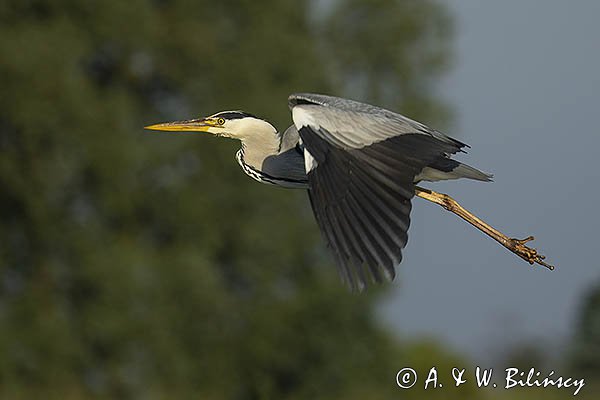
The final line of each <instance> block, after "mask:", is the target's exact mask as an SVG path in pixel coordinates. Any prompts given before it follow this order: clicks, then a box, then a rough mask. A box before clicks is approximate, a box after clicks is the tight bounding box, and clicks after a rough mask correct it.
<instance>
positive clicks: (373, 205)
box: [290, 94, 464, 289]
mask: <svg viewBox="0 0 600 400" xmlns="http://www.w3.org/2000/svg"><path fill="white" fill-rule="evenodd" d="M290 106H291V107H292V115H293V120H294V124H295V125H296V128H297V130H298V132H299V135H300V138H301V140H302V143H303V146H304V158H305V168H306V172H307V175H308V183H309V189H310V190H309V197H310V200H311V204H312V208H313V211H314V214H315V217H316V219H317V223H318V225H319V227H320V229H321V232H322V234H323V236H324V237H325V239H326V241H327V243H328V246H329V247H330V248H331V249H332V251H333V254H334V256H335V260H336V264H337V265H338V267H339V271H340V275H341V276H342V279H343V280H344V281H346V283H348V284H349V286H350V287H351V288H353V289H357V288H358V289H362V288H364V287H365V286H366V285H367V283H368V276H370V277H371V278H372V280H374V281H376V282H381V281H382V280H383V277H384V276H386V277H388V278H389V279H393V278H394V276H395V266H396V265H398V264H399V263H400V261H401V260H402V249H403V248H404V247H405V245H406V242H407V240H408V234H407V232H408V228H409V224H410V211H411V198H412V197H413V196H414V178H415V176H416V175H418V174H419V173H420V172H421V171H422V170H423V168H424V167H425V166H427V165H429V164H430V163H431V162H432V161H434V160H436V159H439V157H440V156H443V155H445V154H449V153H455V152H457V151H459V150H460V148H461V147H463V146H464V144H462V143H460V142H458V141H455V140H454V139H451V138H447V137H445V136H443V135H442V134H439V135H442V136H441V137H438V136H437V135H436V134H432V132H435V131H431V130H429V129H428V128H427V127H425V126H424V125H422V124H419V123H417V122H414V121H412V120H409V119H407V118H404V117H402V116H400V115H399V114H395V113H392V112H390V111H387V110H382V109H379V108H376V107H373V106H369V105H366V104H362V103H358V102H353V101H350V100H344V99H337V98H332V97H328V96H321V95H305V94H303V95H292V96H290Z"/></svg>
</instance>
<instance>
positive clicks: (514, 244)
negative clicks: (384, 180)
mask: <svg viewBox="0 0 600 400" xmlns="http://www.w3.org/2000/svg"><path fill="white" fill-rule="evenodd" d="M415 194H416V195H417V196H419V197H420V198H422V199H425V200H429V201H431V202H434V203H435V204H438V205H440V206H442V207H444V208H445V209H446V210H448V211H450V212H452V213H454V214H456V215H458V216H459V217H461V218H462V219H464V220H465V221H467V222H468V223H470V224H471V225H473V226H474V227H476V228H477V229H479V230H480V231H482V232H483V233H485V234H486V235H488V236H489V237H491V238H492V239H494V240H495V241H497V242H498V243H500V244H501V245H502V246H504V247H506V248H507V249H508V250H510V251H512V252H513V253H515V254H516V255H518V256H519V257H521V258H522V259H523V260H525V261H527V262H528V263H529V264H532V265H533V264H534V263H537V264H539V265H543V266H544V267H546V268H548V269H549V270H551V271H552V270H553V269H554V266H552V265H550V264H546V263H545V262H544V259H545V258H546V257H544V256H543V255H541V254H538V252H537V251H536V250H535V249H532V248H530V247H527V246H525V243H527V242H530V241H532V240H533V236H529V237H527V238H525V239H522V240H519V239H514V238H509V237H508V236H506V235H505V234H503V233H502V232H500V231H498V230H496V229H494V228H492V227H491V226H490V225H488V224H486V223H485V222H483V221H482V220H481V219H479V218H477V217H476V216H475V215H473V214H471V213H470V212H469V211H467V210H466V209H464V208H463V207H462V206H461V205H460V204H458V203H457V202H456V200H454V199H453V198H452V197H450V196H448V195H447V194H443V193H437V192H434V191H433V190H429V189H424V188H421V187H419V186H415Z"/></svg>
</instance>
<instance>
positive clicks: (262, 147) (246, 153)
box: [240, 132, 281, 169]
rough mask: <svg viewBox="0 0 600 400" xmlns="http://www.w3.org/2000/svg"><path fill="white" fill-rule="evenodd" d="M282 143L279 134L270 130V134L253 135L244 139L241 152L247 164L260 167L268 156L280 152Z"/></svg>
mask: <svg viewBox="0 0 600 400" xmlns="http://www.w3.org/2000/svg"><path fill="white" fill-rule="evenodd" d="M280 144H281V139H280V137H279V135H277V134H273V133H271V132H269V133H268V134H262V135H253V136H251V137H249V138H244V139H242V148H241V150H240V152H241V154H242V156H243V159H244V162H245V163H246V164H248V165H251V166H252V167H254V168H257V169H260V167H261V166H262V164H263V161H264V160H265V159H266V158H267V157H269V156H273V155H277V154H278V153H279V147H280Z"/></svg>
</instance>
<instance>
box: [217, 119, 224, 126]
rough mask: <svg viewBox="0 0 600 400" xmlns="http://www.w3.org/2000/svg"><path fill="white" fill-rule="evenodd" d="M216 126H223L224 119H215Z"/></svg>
mask: <svg viewBox="0 0 600 400" xmlns="http://www.w3.org/2000/svg"><path fill="white" fill-rule="evenodd" d="M217 124H219V125H224V124H225V119H223V118H217Z"/></svg>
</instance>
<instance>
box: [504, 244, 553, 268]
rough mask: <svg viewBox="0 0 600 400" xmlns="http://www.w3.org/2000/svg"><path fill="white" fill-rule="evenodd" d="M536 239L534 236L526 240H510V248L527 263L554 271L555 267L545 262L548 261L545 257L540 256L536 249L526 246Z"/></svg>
mask: <svg viewBox="0 0 600 400" xmlns="http://www.w3.org/2000/svg"><path fill="white" fill-rule="evenodd" d="M533 239H534V237H533V236H528V237H526V238H525V239H514V238H511V239H510V247H511V248H512V251H513V252H514V253H515V254H517V255H518V256H519V257H521V258H522V259H523V260H525V261H527V262H528V263H529V264H531V265H533V264H539V265H541V266H544V267H546V268H548V269H549V270H550V271H553V270H554V266H553V265H550V264H547V263H545V262H544V260H545V259H546V257H545V256H543V255H541V254H539V253H538V252H537V250H536V249H532V248H531V247H528V246H525V243H527V242H531V241H532V240H533Z"/></svg>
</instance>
